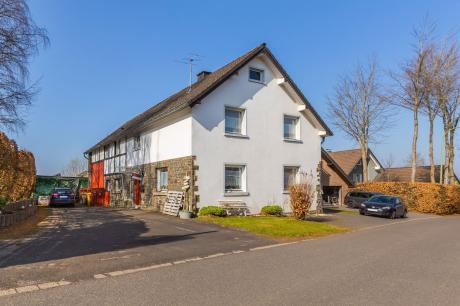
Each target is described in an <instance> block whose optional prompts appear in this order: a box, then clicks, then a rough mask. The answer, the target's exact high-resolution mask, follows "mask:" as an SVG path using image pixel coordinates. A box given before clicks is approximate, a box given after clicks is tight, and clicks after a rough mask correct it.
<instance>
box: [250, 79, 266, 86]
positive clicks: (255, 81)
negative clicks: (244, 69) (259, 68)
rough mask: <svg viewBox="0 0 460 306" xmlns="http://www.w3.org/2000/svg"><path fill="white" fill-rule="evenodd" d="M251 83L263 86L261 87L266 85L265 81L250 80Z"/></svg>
mask: <svg viewBox="0 0 460 306" xmlns="http://www.w3.org/2000/svg"><path fill="white" fill-rule="evenodd" d="M249 82H252V83H257V84H261V85H266V84H265V82H264V81H257V80H252V79H249Z"/></svg>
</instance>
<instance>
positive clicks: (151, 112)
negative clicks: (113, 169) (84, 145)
mask: <svg viewBox="0 0 460 306" xmlns="http://www.w3.org/2000/svg"><path fill="white" fill-rule="evenodd" d="M261 53H265V54H266V55H267V56H268V57H269V58H270V59H271V60H272V61H273V62H274V64H275V66H276V67H277V68H278V69H279V70H280V71H281V73H282V74H283V76H284V78H285V79H286V81H287V82H288V83H289V84H290V85H291V86H292V87H293V88H294V90H295V91H296V92H297V94H298V95H299V96H300V97H301V99H302V100H303V101H304V103H305V104H306V105H307V106H308V108H309V110H310V111H311V112H312V113H313V115H314V116H315V117H316V119H317V120H318V121H319V123H320V124H321V125H322V126H323V127H324V129H325V130H326V132H327V134H328V135H332V131H331V130H330V129H329V128H328V126H327V125H326V124H325V123H324V121H323V120H322V119H321V118H320V116H319V115H318V114H317V113H316V111H315V110H314V109H313V107H312V106H311V105H310V103H309V102H308V100H307V99H306V98H305V96H304V95H303V94H302V92H301V91H300V90H299V88H298V87H297V86H296V85H295V83H294V82H293V81H292V80H291V79H290V77H289V76H288V75H287V73H286V71H285V70H284V69H283V67H281V65H280V64H279V63H278V61H277V60H276V59H275V57H274V56H273V54H272V53H271V52H270V50H269V49H268V47H267V46H266V45H265V43H264V44H261V45H259V46H257V47H256V48H254V49H252V50H250V51H249V52H247V53H245V54H244V55H242V56H240V57H238V58H237V59H235V60H234V61H232V62H230V63H228V64H227V65H225V66H223V67H221V68H219V69H218V70H216V71H214V72H212V73H210V74H208V75H207V76H206V77H204V78H202V79H201V80H199V81H197V82H195V83H193V84H192V87H191V90H189V87H186V88H184V89H182V90H180V91H179V92H177V93H175V94H174V95H172V96H170V97H168V98H167V99H165V100H163V101H161V102H160V103H158V104H156V105H155V106H153V107H151V108H149V109H148V110H146V111H145V112H143V113H141V114H140V115H137V116H136V117H134V118H133V119H131V120H129V121H127V122H125V123H124V124H123V125H122V126H121V127H120V128H118V129H117V130H115V131H114V132H112V133H111V134H109V135H108V136H107V137H105V138H104V139H103V140H101V141H99V142H98V143H97V144H96V145H94V146H93V147H91V148H90V149H88V150H87V151H86V152H90V151H92V150H94V149H95V148H97V147H99V146H102V145H106V144H108V143H110V142H113V141H116V140H118V139H119V138H121V137H123V136H132V135H133V134H134V133H135V132H136V131H137V129H139V128H140V127H142V126H144V125H146V124H148V123H150V122H152V121H155V120H158V119H161V118H163V117H165V116H167V115H169V114H171V113H173V112H175V111H178V110H181V109H184V108H187V107H190V106H193V105H194V104H195V103H197V102H199V101H200V100H201V99H203V98H204V97H206V95H208V94H209V93H211V92H212V91H213V90H214V89H215V88H217V87H218V86H219V85H221V84H222V83H223V82H224V81H225V80H227V79H228V78H229V77H230V76H232V75H233V74H234V73H235V72H236V71H237V70H238V69H240V68H241V67H243V66H244V65H245V64H247V63H248V62H249V61H250V60H252V59H253V58H254V57H256V56H257V55H259V54H261Z"/></svg>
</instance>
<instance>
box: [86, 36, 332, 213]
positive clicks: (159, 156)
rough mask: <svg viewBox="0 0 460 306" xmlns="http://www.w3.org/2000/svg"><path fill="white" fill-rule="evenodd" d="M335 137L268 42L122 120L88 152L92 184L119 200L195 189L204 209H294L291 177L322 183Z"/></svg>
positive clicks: (151, 201) (144, 200)
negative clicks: (324, 151) (325, 154)
mask: <svg viewBox="0 0 460 306" xmlns="http://www.w3.org/2000/svg"><path fill="white" fill-rule="evenodd" d="M328 135H332V133H331V131H330V130H329V128H328V127H327V126H326V124H325V123H324V122H323V120H322V119H321V118H320V117H319V115H318V114H317V113H316V111H315V110H314V109H313V107H312V106H311V104H310V103H309V102H308V100H307V99H306V98H305V96H304V95H303V94H302V92H301V91H300V90H299V88H298V87H297V86H296V85H295V83H294V82H293V81H292V79H291V78H290V77H289V75H288V74H287V73H286V71H285V70H284V69H283V67H282V66H281V65H280V64H279V62H278V61H277V60H276V59H275V57H274V56H273V54H272V53H271V52H270V50H269V49H268V47H267V46H266V45H265V44H262V45H260V46H258V47H256V48H254V49H253V50H251V51H249V52H247V53H246V54H244V55H243V56H241V57H238V58H237V59H235V60H234V61H232V62H230V63H229V64H227V65H225V66H223V67H222V68H220V69H218V70H216V71H214V72H212V73H210V72H205V71H203V72H201V73H199V74H198V80H197V81H196V82H195V83H194V84H193V85H192V87H191V89H190V88H188V87H187V88H184V89H182V90H181V91H179V92H178V93H176V94H174V95H172V96H171V97H169V98H167V99H166V100H164V101H162V102H160V103H159V104H157V105H155V106H153V107H152V108H150V109H149V110H147V111H146V112H144V113H142V114H140V115H138V116H137V117H135V118H133V119H131V120H130V121H128V122H126V123H125V124H123V125H122V126H121V127H120V128H119V129H117V130H116V131H114V132H113V133H112V134H110V135H109V136H107V137H106V138H104V139H103V140H102V141H100V142H99V143H98V144H96V145H95V146H93V147H92V148H90V149H89V150H88V151H87V152H86V154H87V155H88V156H89V160H90V162H91V166H90V171H91V172H92V173H91V175H90V177H91V186H92V187H93V188H105V189H106V190H108V191H109V192H110V203H111V205H114V206H126V205H132V203H138V204H141V205H145V206H153V207H155V208H158V209H160V208H161V206H162V204H163V203H164V200H165V194H166V191H168V190H181V188H182V186H183V185H184V178H186V179H187V178H188V184H190V186H191V187H190V188H189V189H188V191H187V192H186V198H185V201H187V202H188V203H189V204H191V205H193V206H194V207H196V208H200V207H202V206H208V205H219V204H222V203H225V202H233V201H237V202H239V203H244V204H246V205H247V207H248V208H249V211H250V213H258V212H259V211H260V208H261V207H262V206H264V205H267V204H279V205H282V206H284V208H285V209H286V210H289V194H288V192H287V188H288V183H289V182H290V178H292V177H293V176H298V174H299V173H300V172H302V173H306V174H308V176H309V177H310V178H311V179H312V181H313V183H314V184H319V178H320V176H319V175H320V172H319V169H320V168H319V167H320V163H321V142H322V139H323V138H324V137H326V136H328Z"/></svg>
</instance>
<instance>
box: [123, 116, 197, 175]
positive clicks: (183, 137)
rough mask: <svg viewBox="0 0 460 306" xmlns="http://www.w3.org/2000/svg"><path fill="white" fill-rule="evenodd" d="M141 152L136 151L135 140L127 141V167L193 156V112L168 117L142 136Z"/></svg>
mask: <svg viewBox="0 0 460 306" xmlns="http://www.w3.org/2000/svg"><path fill="white" fill-rule="evenodd" d="M140 140H141V146H140V150H134V138H133V137H131V138H129V139H128V141H127V166H128V167H132V166H137V165H142V164H147V163H153V162H157V161H161V160H167V159H173V158H179V157H184V156H190V155H192V117H191V112H190V111H188V112H182V113H177V114H174V115H173V116H172V117H168V118H166V119H165V120H162V122H158V123H156V124H155V126H153V127H151V128H149V129H147V130H146V131H145V132H142V133H141V134H140Z"/></svg>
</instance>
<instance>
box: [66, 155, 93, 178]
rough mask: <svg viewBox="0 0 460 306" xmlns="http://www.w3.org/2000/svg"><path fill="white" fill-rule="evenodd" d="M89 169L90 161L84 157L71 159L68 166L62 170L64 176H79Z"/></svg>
mask: <svg viewBox="0 0 460 306" xmlns="http://www.w3.org/2000/svg"><path fill="white" fill-rule="evenodd" d="M86 170H88V163H87V161H86V160H85V159H84V158H78V157H77V158H74V159H71V160H70V161H69V163H68V164H67V166H66V167H65V168H64V169H63V170H62V175H64V176H78V175H80V174H81V173H82V172H83V171H86Z"/></svg>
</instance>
